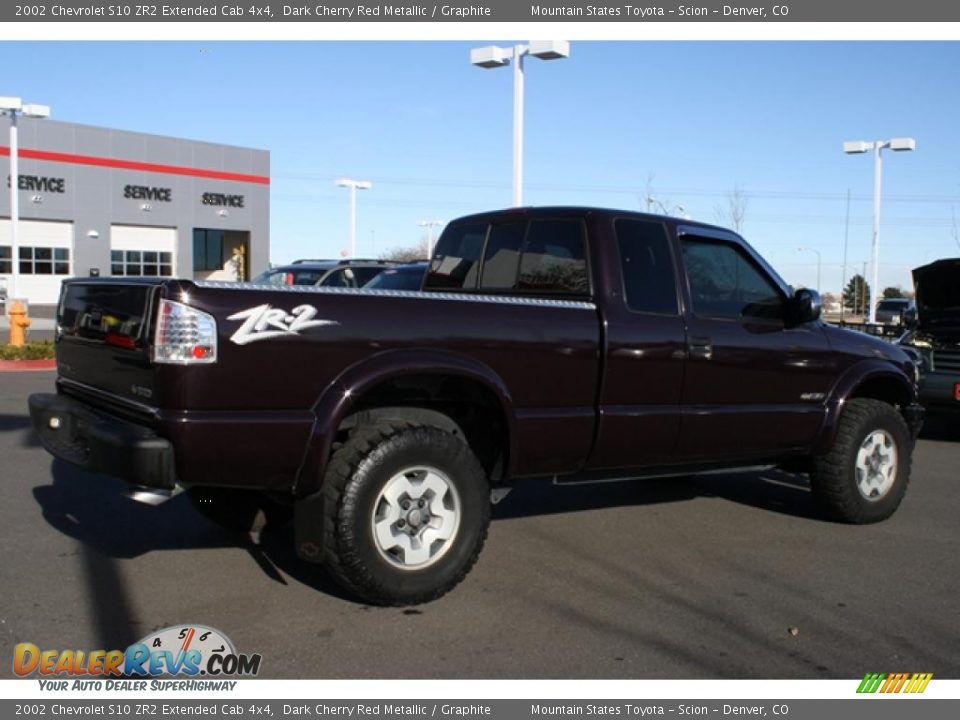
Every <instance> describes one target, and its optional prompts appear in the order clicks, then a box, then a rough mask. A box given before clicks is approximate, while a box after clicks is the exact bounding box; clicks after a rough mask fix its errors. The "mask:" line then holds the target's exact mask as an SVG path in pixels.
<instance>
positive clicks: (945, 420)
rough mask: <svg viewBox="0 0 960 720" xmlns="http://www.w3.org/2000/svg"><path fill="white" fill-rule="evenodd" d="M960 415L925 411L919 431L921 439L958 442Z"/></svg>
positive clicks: (959, 436) (959, 440)
mask: <svg viewBox="0 0 960 720" xmlns="http://www.w3.org/2000/svg"><path fill="white" fill-rule="evenodd" d="M958 421H960V415H958V414H956V413H937V412H930V411H928V412H927V416H926V418H925V419H924V421H923V429H922V430H921V431H920V439H921V440H933V441H942V442H960V422H958Z"/></svg>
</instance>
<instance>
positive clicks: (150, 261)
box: [110, 250, 173, 277]
mask: <svg viewBox="0 0 960 720" xmlns="http://www.w3.org/2000/svg"><path fill="white" fill-rule="evenodd" d="M110 274H111V275H125V276H127V277H141V276H143V277H157V276H162V277H171V276H172V275H173V253H169V252H157V251H156V250H111V251H110Z"/></svg>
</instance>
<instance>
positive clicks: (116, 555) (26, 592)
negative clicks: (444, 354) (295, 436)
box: [0, 372, 960, 678]
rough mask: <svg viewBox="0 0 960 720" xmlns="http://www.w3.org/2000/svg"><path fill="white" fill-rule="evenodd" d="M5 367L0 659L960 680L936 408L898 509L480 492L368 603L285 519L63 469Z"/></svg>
mask: <svg viewBox="0 0 960 720" xmlns="http://www.w3.org/2000/svg"><path fill="white" fill-rule="evenodd" d="M53 378H54V375H53V373H52V372H42V373H29V374H27V373H23V374H9V373H8V374H0V458H2V467H3V473H2V477H3V486H2V487H3V491H4V496H3V498H2V501H0V548H2V554H0V558H2V559H0V587H2V591H0V638H2V639H3V642H2V643H0V646H2V648H3V650H2V651H0V652H5V653H8V654H7V659H6V660H3V659H2V657H0V676H2V677H11V676H12V662H11V660H12V653H13V646H14V644H15V643H17V642H27V641H28V642H32V643H35V644H36V645H38V646H39V647H40V648H42V649H66V648H72V649H85V650H92V649H113V648H124V647H126V646H127V645H129V644H130V643H132V642H135V641H136V640H139V639H140V638H142V637H143V636H144V635H146V634H147V633H148V632H150V631H151V630H155V629H159V628H163V627H166V626H169V625H174V624H180V623H201V624H205V625H209V626H212V627H215V628H218V629H220V630H222V631H223V632H224V633H225V634H226V635H228V636H229V637H230V638H231V639H232V640H233V642H234V644H235V645H236V647H237V650H238V651H240V652H247V653H249V652H259V653H261V654H262V655H263V666H262V672H261V676H262V677H271V678H855V677H862V676H863V675H864V674H865V673H867V672H893V671H898V672H899V671H902V672H932V673H934V676H935V677H940V678H944V677H948V678H960V642H958V639H960V630H958V627H960V623H958V621H960V592H958V587H957V582H956V579H957V572H956V568H957V560H956V557H957V550H958V547H960V523H958V518H960V489H958V487H957V483H956V479H957V466H958V464H960V430H958V429H957V428H958V427H960V423H958V422H956V421H950V420H949V419H947V420H942V419H934V420H932V421H931V422H930V423H928V426H927V428H926V429H925V431H924V435H923V436H922V439H921V440H920V442H919V444H918V446H917V450H916V453H915V460H914V472H913V480H912V485H911V488H910V490H909V492H908V494H907V498H906V500H905V501H904V504H903V506H902V507H901V509H900V510H899V512H898V513H897V514H896V515H895V516H894V517H893V518H891V519H890V520H888V521H887V522H885V523H881V524H879V525H873V526H867V527H850V526H844V525H837V524H833V523H829V522H824V521H822V520H820V519H819V518H817V516H816V515H815V513H814V510H813V507H812V504H811V502H810V498H809V493H808V492H807V490H806V488H805V487H804V485H803V481H802V478H797V477H794V476H790V475H786V474H782V473H775V472H774V473H766V474H762V475H750V476H724V477H721V476H713V477H710V478H709V479H683V480H671V481H647V482H635V483H629V484H619V485H594V486H586V487H579V488H554V487H551V486H549V485H541V484H538V483H537V484H526V485H523V486H521V487H519V488H518V489H517V490H515V491H514V492H513V494H511V495H510V496H509V497H508V498H507V499H506V500H505V501H504V502H503V503H501V504H500V505H498V506H497V507H496V508H495V509H494V521H493V524H492V527H491V531H490V539H489V541H488V542H487V546H486V548H485V550H484V552H483V554H482V556H481V558H480V562H479V563H478V565H477V566H476V568H475V569H474V570H473V572H472V573H471V574H470V575H469V576H468V578H467V579H466V581H465V582H464V583H463V584H462V585H461V586H459V587H458V588H457V589H456V590H454V591H453V592H452V593H450V594H448V595H447V596H445V597H444V598H442V599H440V600H439V601H437V602H435V603H432V604H429V605H426V606H421V607H417V608H407V609H398V608H390V609H382V608H374V607H369V606H366V605H363V604H361V603H359V602H357V601H355V600H354V599H353V598H351V597H349V596H348V595H346V594H344V593H343V592H342V591H341V590H340V589H339V588H338V587H337V586H336V585H334V584H333V582H332V581H331V580H329V579H328V578H327V577H326V575H325V573H324V571H323V570H322V569H321V568H317V567H313V566H309V565H306V564H304V563H301V562H300V561H298V560H297V559H296V558H295V556H294V554H293V551H292V530H291V529H290V528H289V527H281V528H267V529H266V530H265V531H264V532H263V533H262V535H261V536H259V537H256V536H254V537H250V536H237V535H233V534H230V533H228V532H226V531H223V530H221V529H219V528H218V527H217V526H215V525H213V524H211V523H210V522H208V521H207V520H206V519H205V518H203V517H202V516H201V515H199V514H197V512H196V511H195V510H194V509H193V508H192V507H191V505H190V503H189V502H188V501H187V499H186V498H184V497H182V496H180V497H176V498H174V499H173V500H171V501H169V502H167V503H165V504H163V505H161V506H159V507H148V506H143V505H138V504H136V503H134V502H132V501H129V500H128V499H126V498H125V497H124V491H125V487H124V485H123V483H121V482H119V481H115V480H110V479H105V478H101V477H96V476H91V475H88V474H86V473H83V472H81V471H78V470H75V469H73V468H71V467H69V466H67V465H65V464H62V463H60V462H55V461H53V460H52V459H51V457H50V456H49V455H47V453H46V452H44V451H43V450H42V448H40V446H39V445H38V443H37V442H36V440H35V439H34V437H33V436H32V433H31V430H30V428H29V420H28V417H27V411H26V398H27V395H29V394H30V393H31V392H42V391H48V390H50V389H52V385H53Z"/></svg>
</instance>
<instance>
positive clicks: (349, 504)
mask: <svg viewBox="0 0 960 720" xmlns="http://www.w3.org/2000/svg"><path fill="white" fill-rule="evenodd" d="M424 466H428V467H431V468H435V469H436V470H437V471H439V472H440V473H441V474H442V475H443V476H444V478H445V480H447V481H448V482H449V484H450V485H451V486H452V487H453V491H454V494H455V495H456V496H457V498H458V503H459V504H458V507H459V512H458V521H457V524H456V525H455V527H456V528H457V529H456V532H455V534H454V535H453V536H452V537H451V538H450V539H449V540H448V541H445V542H449V543H450V545H449V547H447V548H446V549H445V550H444V551H443V552H442V554H440V555H439V556H438V558H437V559H436V560H430V561H429V563H430V564H428V565H427V566H425V567H422V568H420V567H399V566H398V565H397V563H391V562H390V561H389V560H388V559H385V556H384V553H383V551H382V550H381V549H380V548H379V547H378V545H379V542H378V540H377V538H376V537H375V532H376V531H375V518H374V513H375V511H376V509H377V507H378V506H379V504H382V503H383V502H384V500H383V493H384V492H385V490H386V488H387V487H388V485H389V484H390V483H391V482H394V481H395V480H396V479H397V478H402V477H404V475H403V474H404V471H405V470H407V469H409V468H413V467H424ZM323 494H324V503H323V506H324V564H325V565H326V567H327V569H328V570H329V572H330V573H331V574H332V575H333V576H334V578H335V579H336V580H337V581H339V582H340V583H341V584H342V585H343V586H344V587H346V588H347V589H348V590H350V591H352V592H353V593H355V594H356V595H358V596H359V597H360V598H362V599H363V600H365V601H367V602H369V603H372V604H376V605H416V604H420V603H424V602H428V601H430V600H435V599H436V598H439V597H440V596H441V595H443V594H444V593H446V592H448V591H449V590H450V589H452V588H453V587H454V586H456V585H457V584H458V583H459V582H460V581H461V580H463V578H464V577H465V576H466V575H467V573H468V572H469V571H470V568H471V567H473V564H474V563H475V562H476V561H477V557H478V556H479V554H480V551H481V549H482V548H483V543H484V541H485V540H486V537H487V529H488V526H489V524H490V490H489V483H488V480H487V476H486V473H485V472H484V470H483V467H482V466H481V465H480V463H479V462H478V461H477V458H476V457H475V456H474V454H473V452H472V451H471V450H470V447H469V446H468V445H467V444H466V443H465V442H464V441H463V440H462V439H461V438H459V437H457V436H455V435H453V434H451V433H448V432H445V431H443V430H440V429H438V428H435V427H430V426H427V425H415V424H411V423H407V422H402V421H380V422H378V423H376V424H371V425H368V426H362V427H360V428H357V429H356V430H355V431H354V432H353V433H352V435H351V436H350V438H349V439H348V440H347V441H346V442H345V443H344V444H343V445H342V446H341V447H340V448H339V449H338V450H336V451H335V452H334V454H333V456H332V458H331V459H330V462H329V464H328V466H327V471H326V475H325V477H324V481H323Z"/></svg>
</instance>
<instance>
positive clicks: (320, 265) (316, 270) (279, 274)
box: [251, 260, 393, 288]
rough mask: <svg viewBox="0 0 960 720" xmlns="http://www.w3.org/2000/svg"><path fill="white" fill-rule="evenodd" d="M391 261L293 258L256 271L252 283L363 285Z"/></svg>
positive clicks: (330, 285)
mask: <svg viewBox="0 0 960 720" xmlns="http://www.w3.org/2000/svg"><path fill="white" fill-rule="evenodd" d="M392 265H393V263H391V262H388V261H387V260H296V261H294V262H293V263H292V264H290V265H281V266H279V267H275V268H271V269H270V270H267V271H265V272H262V273H260V274H259V275H257V276H256V277H255V278H253V280H252V281H251V282H253V283H254V284H255V285H277V286H284V285H313V286H320V287H347V288H357V287H363V286H364V285H366V284H367V283H368V282H370V281H371V280H373V279H374V278H375V277H376V276H377V275H379V274H380V273H381V272H383V270H385V269H386V268H388V267H391V266H392Z"/></svg>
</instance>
